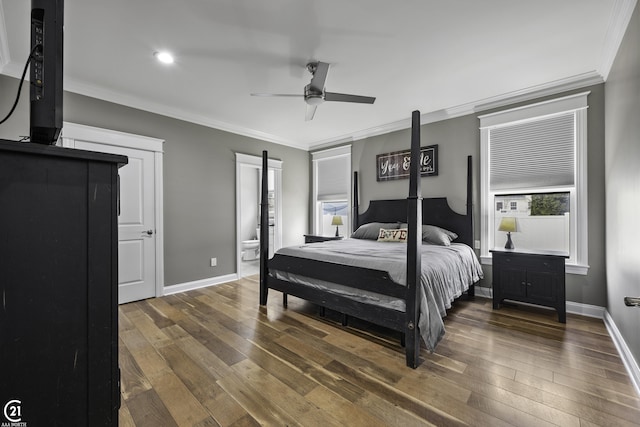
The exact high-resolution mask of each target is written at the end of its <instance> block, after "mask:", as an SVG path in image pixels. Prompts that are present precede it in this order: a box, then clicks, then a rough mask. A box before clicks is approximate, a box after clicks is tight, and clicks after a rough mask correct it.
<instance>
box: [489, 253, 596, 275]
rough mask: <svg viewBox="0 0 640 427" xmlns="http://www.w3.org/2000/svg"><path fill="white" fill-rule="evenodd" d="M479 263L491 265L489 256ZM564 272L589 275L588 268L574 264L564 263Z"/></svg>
mask: <svg viewBox="0 0 640 427" xmlns="http://www.w3.org/2000/svg"><path fill="white" fill-rule="evenodd" d="M480 263H481V264H482V265H492V263H493V262H492V259H491V255H488V256H481V257H480ZM565 272H566V273H569V274H577V275H581V276H586V275H587V274H588V273H589V266H588V265H582V264H574V263H566V264H565Z"/></svg>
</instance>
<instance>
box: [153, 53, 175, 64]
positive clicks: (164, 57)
mask: <svg viewBox="0 0 640 427" xmlns="http://www.w3.org/2000/svg"><path fill="white" fill-rule="evenodd" d="M153 56H155V57H156V59H157V60H158V61H160V62H162V63H163V64H173V56H172V55H171V54H170V53H169V52H153Z"/></svg>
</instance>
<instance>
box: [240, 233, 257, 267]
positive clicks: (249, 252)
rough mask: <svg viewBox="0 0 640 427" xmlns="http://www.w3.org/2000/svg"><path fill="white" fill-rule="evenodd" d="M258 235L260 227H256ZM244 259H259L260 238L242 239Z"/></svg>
mask: <svg viewBox="0 0 640 427" xmlns="http://www.w3.org/2000/svg"><path fill="white" fill-rule="evenodd" d="M256 236H258V237H259V236H260V229H259V228H257V229H256ZM241 249H242V260H243V261H251V260H254V259H257V258H258V256H259V255H260V239H259V238H256V239H250V240H243V241H242V246H241Z"/></svg>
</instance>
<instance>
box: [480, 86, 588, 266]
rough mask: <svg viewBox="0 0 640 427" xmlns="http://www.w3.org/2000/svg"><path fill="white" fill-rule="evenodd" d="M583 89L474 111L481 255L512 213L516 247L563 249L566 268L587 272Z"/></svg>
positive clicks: (499, 243)
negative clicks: (510, 106)
mask: <svg viewBox="0 0 640 427" xmlns="http://www.w3.org/2000/svg"><path fill="white" fill-rule="evenodd" d="M587 95H588V92H586V93H581V94H577V95H571V96H567V97H564V98H559V99H556V100H552V101H546V102H541V103H537V104H532V105H529V106H525V107H520V108H515V109H511V110H506V111H502V112H498V113H493V114H487V115H484V116H480V117H479V118H480V131H481V144H482V146H481V153H482V159H481V192H482V196H481V212H482V216H481V229H482V231H481V232H482V240H481V254H480V255H481V258H482V260H483V262H487V263H488V262H490V259H491V257H490V254H489V250H490V249H492V248H494V247H503V246H504V244H505V242H506V232H504V231H500V230H499V228H500V223H501V220H502V218H504V217H513V218H515V222H516V229H517V231H516V232H514V233H513V235H512V240H513V242H514V244H515V246H516V248H519V249H530V250H536V249H542V250H556V251H562V252H567V253H569V259H568V260H567V271H568V272H571V273H578V274H586V272H587V269H588V266H587V187H586V184H587V175H586V173H587V171H586V168H587V163H586V149H587V132H586V128H587V124H586V123H587V114H586V111H587Z"/></svg>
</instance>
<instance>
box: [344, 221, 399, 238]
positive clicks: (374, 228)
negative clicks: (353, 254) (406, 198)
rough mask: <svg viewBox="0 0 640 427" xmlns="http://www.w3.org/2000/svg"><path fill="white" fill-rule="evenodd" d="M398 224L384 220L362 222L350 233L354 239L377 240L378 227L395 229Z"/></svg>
mask: <svg viewBox="0 0 640 427" xmlns="http://www.w3.org/2000/svg"><path fill="white" fill-rule="evenodd" d="M399 225H400V224H396V223H390V224H389V223H385V222H370V223H368V224H363V225H361V226H360V227H358V229H357V230H356V231H354V232H353V234H352V235H351V237H352V238H354V239H367V240H378V235H379V234H380V229H381V228H385V229H387V230H396V229H398V227H399Z"/></svg>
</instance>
